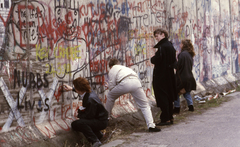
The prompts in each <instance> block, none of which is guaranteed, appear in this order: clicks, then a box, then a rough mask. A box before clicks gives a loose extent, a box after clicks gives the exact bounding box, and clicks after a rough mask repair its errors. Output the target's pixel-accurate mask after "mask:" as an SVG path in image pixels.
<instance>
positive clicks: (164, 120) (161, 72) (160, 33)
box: [151, 29, 177, 126]
mask: <svg viewBox="0 0 240 147" xmlns="http://www.w3.org/2000/svg"><path fill="white" fill-rule="evenodd" d="M154 37H155V38H156V40H157V41H159V42H158V43H157V44H156V45H155V46H154V48H157V52H156V53H155V55H154V56H153V57H152V58H151V63H152V64H154V69H153V81H152V84H153V90H154V95H155V98H156V102H157V107H160V109H161V111H162V112H161V114H160V120H161V122H160V123H158V124H156V125H158V126H163V125H170V124H172V123H173V101H174V100H176V98H177V91H176V79H175V74H174V65H175V64H176V50H175V49H174V47H173V45H172V43H171V42H170V41H168V33H167V31H166V30H164V29H157V30H155V31H154Z"/></svg>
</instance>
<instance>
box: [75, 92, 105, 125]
mask: <svg viewBox="0 0 240 147" xmlns="http://www.w3.org/2000/svg"><path fill="white" fill-rule="evenodd" d="M82 106H83V107H85V108H86V109H84V110H80V109H78V118H82V119H98V120H107V119H108V112H107V110H106V109H105V107H104V106H103V104H102V102H101V101H100V99H99V98H98V96H97V94H96V93H95V92H93V91H92V92H91V93H86V94H85V95H84V97H83V102H82Z"/></svg>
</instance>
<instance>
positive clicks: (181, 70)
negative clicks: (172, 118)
mask: <svg viewBox="0 0 240 147" xmlns="http://www.w3.org/2000/svg"><path fill="white" fill-rule="evenodd" d="M180 47H181V52H180V53H179V54H178V62H177V67H176V79H177V92H178V97H177V100H176V101H174V110H173V112H174V113H179V112H180V100H179V95H181V94H183V96H184V98H185V99H186V100H187V104H188V107H189V109H188V110H189V111H194V107H193V101H192V97H191V94H190V92H191V91H192V90H196V80H195V78H194V76H193V73H192V67H193V57H194V56H195V52H194V48H193V45H192V42H191V40H189V39H184V40H182V41H181V44H180ZM181 90H183V91H182V92H181Z"/></svg>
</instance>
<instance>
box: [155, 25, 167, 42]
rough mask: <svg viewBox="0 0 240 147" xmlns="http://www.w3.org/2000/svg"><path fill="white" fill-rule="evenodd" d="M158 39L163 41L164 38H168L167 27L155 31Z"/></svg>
mask: <svg viewBox="0 0 240 147" xmlns="http://www.w3.org/2000/svg"><path fill="white" fill-rule="evenodd" d="M153 35H154V37H155V38H156V40H157V41H161V40H162V39H163V38H168V32H167V31H166V30H165V29H162V28H161V29H157V30H155V31H154V32H153Z"/></svg>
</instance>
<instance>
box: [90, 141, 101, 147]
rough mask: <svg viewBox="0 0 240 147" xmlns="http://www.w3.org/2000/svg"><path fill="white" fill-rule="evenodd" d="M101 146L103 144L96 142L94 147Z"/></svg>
mask: <svg viewBox="0 0 240 147" xmlns="http://www.w3.org/2000/svg"><path fill="white" fill-rule="evenodd" d="M101 145H102V143H101V142H100V141H96V142H94V143H93V145H92V147H99V146H101Z"/></svg>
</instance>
